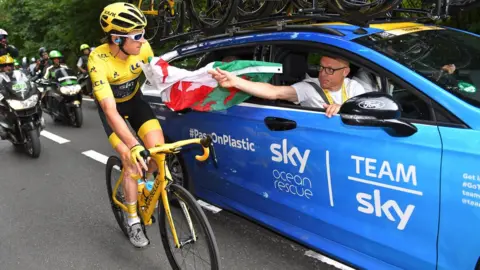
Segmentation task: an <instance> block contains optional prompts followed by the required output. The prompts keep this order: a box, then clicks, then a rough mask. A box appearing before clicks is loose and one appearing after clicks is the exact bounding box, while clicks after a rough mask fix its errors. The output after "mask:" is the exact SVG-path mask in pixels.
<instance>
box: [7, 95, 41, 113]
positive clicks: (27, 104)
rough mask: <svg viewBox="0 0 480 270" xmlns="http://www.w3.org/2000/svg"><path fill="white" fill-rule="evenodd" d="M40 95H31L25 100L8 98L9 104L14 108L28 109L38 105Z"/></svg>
mask: <svg viewBox="0 0 480 270" xmlns="http://www.w3.org/2000/svg"><path fill="white" fill-rule="evenodd" d="M37 102H38V95H34V96H31V97H29V98H27V99H25V100H15V99H7V103H8V105H10V107H12V109H14V110H26V109H30V108H32V107H34V106H35V105H37Z"/></svg>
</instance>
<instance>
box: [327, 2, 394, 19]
mask: <svg viewBox="0 0 480 270" xmlns="http://www.w3.org/2000/svg"><path fill="white" fill-rule="evenodd" d="M400 2H402V0H388V1H387V0H328V5H329V6H330V7H331V8H332V9H333V10H335V12H338V13H339V14H341V15H344V16H347V17H350V16H356V17H359V18H362V17H363V18H366V19H372V18H374V17H376V16H383V15H385V14H386V13H387V12H389V11H392V10H393V9H395V8H396V7H397V6H398V5H399V4H400Z"/></svg>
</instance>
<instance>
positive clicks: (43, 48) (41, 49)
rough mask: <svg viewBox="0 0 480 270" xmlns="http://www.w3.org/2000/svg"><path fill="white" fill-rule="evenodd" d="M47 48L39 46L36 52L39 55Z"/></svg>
mask: <svg viewBox="0 0 480 270" xmlns="http://www.w3.org/2000/svg"><path fill="white" fill-rule="evenodd" d="M46 51H47V49H46V48H45V47H41V48H40V49H38V54H39V55H40V57H41V56H42V55H43V53H44V52H46Z"/></svg>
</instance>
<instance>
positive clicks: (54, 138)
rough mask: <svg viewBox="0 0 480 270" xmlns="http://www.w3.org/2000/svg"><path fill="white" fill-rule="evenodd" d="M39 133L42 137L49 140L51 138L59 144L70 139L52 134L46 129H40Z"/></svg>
mask: <svg viewBox="0 0 480 270" xmlns="http://www.w3.org/2000/svg"><path fill="white" fill-rule="evenodd" d="M40 135H42V136H43V137H45V138H48V139H50V140H52V141H54V142H56V143H59V144H64V143H67V142H69V141H70V140H67V139H65V138H62V137H60V136H58V135H55V134H53V133H51V132H48V131H46V130H42V131H41V132H40Z"/></svg>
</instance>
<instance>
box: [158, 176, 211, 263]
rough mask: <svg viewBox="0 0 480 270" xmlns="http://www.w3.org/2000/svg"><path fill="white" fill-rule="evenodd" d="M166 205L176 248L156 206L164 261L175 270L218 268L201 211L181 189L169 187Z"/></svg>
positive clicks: (161, 209) (189, 195)
mask: <svg viewBox="0 0 480 270" xmlns="http://www.w3.org/2000/svg"><path fill="white" fill-rule="evenodd" d="M168 196H169V203H170V205H172V204H173V203H175V204H176V205H179V206H180V207H171V208H170V211H171V214H172V219H173V223H174V225H175V230H176V232H177V236H178V240H179V242H180V246H181V247H180V248H177V247H175V242H174V240H173V235H172V232H171V229H170V224H169V222H168V218H167V215H166V214H165V210H164V209H163V207H158V217H159V219H158V220H159V222H158V223H159V227H160V234H161V236H162V243H163V247H164V249H165V253H166V254H167V257H168V261H169V262H170V265H171V266H172V268H173V269H174V270H178V269H182V270H183V269H208V270H210V269H212V270H214V269H215V270H216V269H220V261H219V252H218V247H217V242H216V240H215V236H214V234H213V230H212V227H211V226H210V223H209V222H208V219H207V217H206V215H205V213H204V212H203V210H202V208H200V206H199V205H198V203H197V202H196V201H195V199H194V198H193V196H192V195H191V194H190V193H189V192H188V191H187V190H186V189H185V188H183V187H181V186H179V185H177V184H172V185H170V186H169V187H168Z"/></svg>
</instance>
